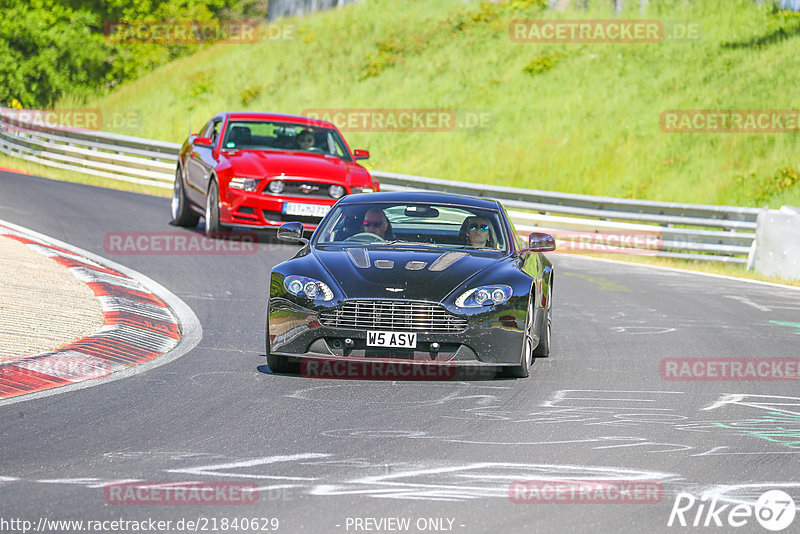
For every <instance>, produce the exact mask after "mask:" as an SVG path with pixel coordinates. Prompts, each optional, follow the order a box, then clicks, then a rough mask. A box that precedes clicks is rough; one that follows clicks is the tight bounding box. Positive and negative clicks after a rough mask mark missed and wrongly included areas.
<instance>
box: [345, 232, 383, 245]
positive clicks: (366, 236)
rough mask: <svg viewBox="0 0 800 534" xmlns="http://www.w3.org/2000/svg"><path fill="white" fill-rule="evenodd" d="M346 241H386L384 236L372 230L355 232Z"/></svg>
mask: <svg viewBox="0 0 800 534" xmlns="http://www.w3.org/2000/svg"><path fill="white" fill-rule="evenodd" d="M345 241H354V242H356V243H373V242H375V241H386V240H385V239H384V238H382V237H381V236H379V235H378V234H373V233H372V232H359V233H357V234H353V235H351V236H350V237H348V238H347V239H345Z"/></svg>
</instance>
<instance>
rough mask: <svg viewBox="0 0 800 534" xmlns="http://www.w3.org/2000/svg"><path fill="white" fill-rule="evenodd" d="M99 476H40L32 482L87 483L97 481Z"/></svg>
mask: <svg viewBox="0 0 800 534" xmlns="http://www.w3.org/2000/svg"><path fill="white" fill-rule="evenodd" d="M99 481H100V479H99V478H93V477H92V478H42V479H39V480H34V482H38V483H39V484H81V485H85V484H89V483H95V482H99Z"/></svg>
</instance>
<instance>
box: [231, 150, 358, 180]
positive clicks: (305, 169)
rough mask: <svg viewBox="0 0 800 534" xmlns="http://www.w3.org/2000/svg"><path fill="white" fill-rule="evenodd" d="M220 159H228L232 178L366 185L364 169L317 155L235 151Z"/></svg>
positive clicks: (334, 158) (337, 159) (354, 164)
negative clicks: (285, 178) (287, 178)
mask: <svg viewBox="0 0 800 534" xmlns="http://www.w3.org/2000/svg"><path fill="white" fill-rule="evenodd" d="M223 157H224V158H226V159H227V160H228V163H229V164H230V166H231V167H232V168H233V169H234V174H235V175H242V176H247V177H251V178H258V177H272V176H279V175H280V174H285V175H286V176H300V177H303V178H318V179H320V180H323V181H326V182H337V183H345V184H348V185H349V184H351V183H352V184H363V183H367V184H368V183H369V182H370V178H369V174H368V173H367V170H366V169H365V168H364V167H362V166H361V165H358V164H357V163H352V162H347V161H343V160H341V159H339V158H337V157H326V156H323V155H320V154H298V153H286V152H271V151H264V150H237V151H236V152H229V153H226V154H223Z"/></svg>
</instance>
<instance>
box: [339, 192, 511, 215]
mask: <svg viewBox="0 0 800 534" xmlns="http://www.w3.org/2000/svg"><path fill="white" fill-rule="evenodd" d="M379 202H413V203H430V204H452V205H457V206H465V207H470V208H483V209H492V210H497V209H500V203H499V202H498V201H496V200H493V199H489V198H479V197H468V196H466V195H454V194H452V193H439V192H436V191H396V192H395V191H393V192H387V193H361V194H357V195H347V196H345V197H342V199H341V200H339V204H364V203H370V204H371V203H379Z"/></svg>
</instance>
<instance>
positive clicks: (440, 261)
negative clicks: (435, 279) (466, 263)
mask: <svg viewBox="0 0 800 534" xmlns="http://www.w3.org/2000/svg"><path fill="white" fill-rule="evenodd" d="M466 255H467V253H466V252H448V253H446V254H442V255H441V256H439V257H438V258H436V261H434V262H433V263H431V266H430V267H428V269H429V270H431V271H444V270H445V269H447V268H448V267H450V266H451V265H453V264H454V263H455V262H457V261H458V260H460V259H461V258H463V257H464V256H466Z"/></svg>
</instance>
